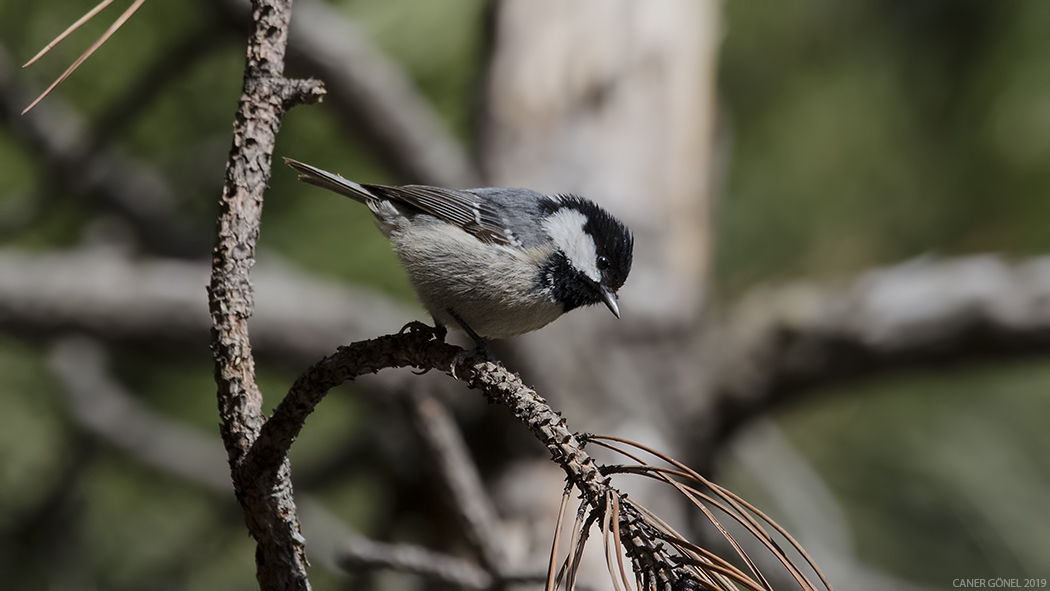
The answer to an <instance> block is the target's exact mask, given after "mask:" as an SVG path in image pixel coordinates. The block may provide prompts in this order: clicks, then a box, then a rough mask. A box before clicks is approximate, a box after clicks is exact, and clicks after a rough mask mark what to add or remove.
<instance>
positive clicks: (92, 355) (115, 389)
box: [51, 338, 232, 493]
mask: <svg viewBox="0 0 1050 591" xmlns="http://www.w3.org/2000/svg"><path fill="white" fill-rule="evenodd" d="M51 366H52V368H53V369H54V371H55V373H56V375H58V377H59V378H60V379H61V380H62V384H63V385H64V386H65V392H66V394H67V395H68V397H69V407H70V409H71V410H72V411H73V415H74V417H75V418H76V420H77V422H78V423H80V424H81V425H84V426H85V427H87V428H88V429H90V430H91V431H92V432H94V433H96V434H100V435H103V436H104V437H105V438H106V440H107V441H109V442H111V443H113V444H115V445H116V446H118V447H120V448H121V449H123V450H124V451H126V452H128V453H130V454H131V455H133V456H135V457H138V458H141V459H142V460H143V461H145V462H146V463H148V464H151V465H154V466H158V467H161V468H163V469H164V470H166V471H168V472H171V473H172V474H177V475H179V476H181V477H183V478H186V479H187V480H190V481H192V482H196V483H197V484H200V485H202V486H205V487H207V488H209V489H212V490H215V491H219V492H223V493H228V492H230V491H231V490H232V489H231V486H230V471H229V468H228V467H227V466H226V463H225V462H224V461H223V459H222V445H221V443H220V442H219V441H218V440H214V439H211V438H208V437H205V436H204V435H203V434H201V433H199V432H197V431H196V430H194V429H190V428H188V427H186V426H184V425H181V424H178V423H175V422H173V421H169V420H166V419H163V418H162V417H160V416H158V415H157V414H156V413H154V412H152V411H150V410H149V409H147V408H145V407H143V406H142V405H141V404H139V403H138V402H137V401H135V400H134V399H133V398H131V397H130V396H128V395H127V394H126V393H124V392H123V391H121V389H120V386H119V385H117V384H116V383H115V382H114V381H113V380H112V378H111V377H110V376H109V375H108V374H107V372H106V360H105V353H104V351H103V350H102V348H101V347H100V346H99V345H98V344H96V343H94V342H92V341H90V340H88V339H85V338H68V339H64V340H62V341H60V342H59V343H58V344H57V345H56V346H55V348H54V350H53V352H52V355H51Z"/></svg>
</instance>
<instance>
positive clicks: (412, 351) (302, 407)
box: [235, 328, 702, 588]
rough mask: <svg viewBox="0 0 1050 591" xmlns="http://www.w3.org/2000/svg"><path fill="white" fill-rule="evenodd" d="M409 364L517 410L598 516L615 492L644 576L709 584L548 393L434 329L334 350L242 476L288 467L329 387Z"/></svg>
mask: <svg viewBox="0 0 1050 591" xmlns="http://www.w3.org/2000/svg"><path fill="white" fill-rule="evenodd" d="M409 366H411V367H416V368H419V369H440V370H442V371H446V372H448V373H449V374H450V375H452V376H453V377H456V378H457V379H460V380H462V381H464V382H466V383H467V385H468V386H469V387H471V388H479V389H481V390H482V391H483V392H484V393H485V395H486V396H487V397H488V398H489V399H490V400H491V401H493V402H497V403H499V404H502V405H504V406H506V407H507V408H508V409H510V410H511V412H512V413H513V414H514V416H515V418H516V419H517V420H518V421H519V422H521V423H522V424H524V425H526V426H527V427H528V428H529V430H530V431H532V433H533V435H534V436H535V437H536V438H537V439H539V440H540V442H541V443H543V445H544V446H546V447H547V449H548V451H549V452H550V454H551V457H552V458H553V460H554V461H555V462H556V463H557V464H558V465H559V466H560V467H561V468H562V469H563V470H564V471H565V473H566V475H567V476H568V479H569V481H570V482H571V483H572V484H573V485H574V486H576V487H577V488H578V489H579V490H580V491H581V494H582V496H583V498H584V499H585V502H586V503H587V504H588V505H589V506H590V507H591V509H592V510H593V511H594V512H595V513H594V515H597V514H599V513H600V512H601V511H603V510H604V503H605V499H606V498H608V495H609V494H614V495H616V496H618V497H619V498H620V514H619V524H618V526H619V527H620V543H621V544H623V546H624V548H625V549H626V552H627V555H628V557H629V558H630V559H631V560H632V562H633V563H634V568H635V571H636V572H639V573H645V574H646V577H648V580H650V581H653V583H654V584H655V585H657V586H658V588H663V587H664V586H665V585H684V586H688V585H689V584H690V582H691V583H693V584H694V586H696V587H697V588H701V587H702V582H701V581H700V580H699V579H697V574H696V573H697V571H696V570H695V569H693V568H692V567H691V566H688V565H685V566H683V565H681V564H680V563H679V562H678V561H676V559H675V558H674V557H673V556H672V555H671V554H669V553H668V549H667V547H666V546H665V544H664V542H663V541H662V540H663V538H664V536H663V535H662V533H661V532H660V531H659V530H658V529H657V528H656V527H655V526H654V524H653V522H652V520H651V519H650V518H649V517H647V516H646V515H645V514H643V513H642V512H640V511H639V509H638V508H637V507H636V506H635V505H634V504H633V503H632V502H631V501H630V500H628V499H627V498H626V497H625V496H623V495H622V494H621V493H620V492H619V491H616V490H615V489H612V488H611V487H610V485H609V482H608V479H607V478H606V477H605V476H603V475H602V474H601V471H600V469H599V467H598V465H597V464H596V462H595V461H594V459H593V458H591V456H590V455H589V454H588V453H587V452H586V451H585V450H584V448H583V446H582V445H581V443H580V440H579V439H578V438H577V437H576V435H575V434H573V433H572V432H571V431H569V429H568V428H567V426H566V424H565V421H564V420H563V419H562V418H561V416H560V415H559V414H558V413H556V412H555V411H554V410H553V409H552V408H551V407H550V406H549V405H548V404H547V402H546V401H545V400H544V399H543V398H542V397H540V396H539V395H538V394H537V393H536V392H535V391H534V390H532V389H531V388H529V387H527V386H525V384H523V383H522V382H521V379H520V378H519V377H518V376H517V375H516V374H513V373H511V372H509V371H508V370H507V369H506V368H504V367H503V366H502V365H500V364H497V363H493V362H491V361H488V360H486V359H485V358H484V355H483V354H482V353H481V352H479V351H473V352H470V353H468V352H465V351H463V350H462V349H460V348H459V347H456V346H453V345H449V344H447V343H444V342H443V341H438V340H435V339H434V334H433V333H432V332H431V331H429V330H426V329H419V328H415V329H413V330H410V331H408V332H406V333H402V334H397V335H387V336H383V337H379V338H376V339H372V340H369V341H362V342H358V343H354V344H352V345H348V346H346V347H340V348H339V350H338V351H337V352H336V353H335V354H333V355H331V356H329V357H326V358H325V359H323V360H321V361H319V362H318V363H317V364H315V365H314V366H313V367H311V368H310V369H308V370H307V371H306V372H305V373H303V374H302V375H301V376H300V377H299V379H297V380H296V382H295V384H293V385H292V388H291V390H290V391H289V392H288V395H287V396H286V397H285V398H284V400H282V401H281V403H280V404H279V405H278V406H277V408H276V409H275V410H274V413H273V415H272V416H271V417H270V419H269V420H268V421H266V423H265V424H264V425H263V426H262V428H261V430H260V432H259V436H258V438H257V439H256V440H255V443H254V445H253V446H252V447H251V449H250V450H249V451H248V453H247V457H246V458H245V460H244V461H243V462H241V463H240V464H239V466H238V467H239V469H240V470H243V473H242V474H238V475H237V476H236V477H235V478H236V479H250V478H254V477H256V476H255V475H259V474H261V475H267V474H273V473H274V472H275V471H277V470H279V469H280V468H281V466H284V465H286V463H285V462H286V461H287V453H288V449H289V447H290V446H291V443H292V441H293V440H294V439H295V437H296V436H297V435H298V433H299V431H300V429H301V428H302V426H303V422H304V421H305V420H306V417H307V416H308V415H309V414H310V413H311V412H312V411H313V409H314V408H315V407H316V405H317V404H318V403H319V402H320V401H321V399H322V398H323V397H324V395H325V394H326V393H327V392H328V390H329V389H331V388H333V387H335V386H336V385H339V384H341V383H343V382H345V381H347V380H351V379H354V378H356V377H358V376H360V375H363V374H365V373H373V372H377V371H379V370H380V369H384V368H388V367H409Z"/></svg>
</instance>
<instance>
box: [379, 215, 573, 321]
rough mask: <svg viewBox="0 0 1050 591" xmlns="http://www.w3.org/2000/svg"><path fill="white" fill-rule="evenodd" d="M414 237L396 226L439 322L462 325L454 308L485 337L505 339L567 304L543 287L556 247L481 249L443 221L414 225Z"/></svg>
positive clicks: (409, 267)
mask: <svg viewBox="0 0 1050 591" xmlns="http://www.w3.org/2000/svg"><path fill="white" fill-rule="evenodd" d="M411 235H412V240H410V241H409V240H405V239H404V234H403V232H402V231H400V230H399V229H395V230H394V231H392V232H391V233H390V235H389V237H390V241H391V244H393V246H394V249H395V250H396V251H397V253H398V256H399V257H400V259H401V264H402V265H403V266H404V267H405V270H406V271H407V273H408V278H409V281H411V283H412V286H413V287H414V288H415V290H416V293H417V294H418V295H419V299H420V301H421V302H422V304H423V306H424V307H425V308H426V309H427V311H429V312H430V314H431V315H432V316H433V317H434V320H436V321H437V322H438V323H440V324H442V325H445V326H449V327H453V328H456V327H458V326H459V323H458V322H457V321H456V320H455V319H454V318H453V317H452V315H451V314H450V313H449V310H451V311H453V312H454V313H455V314H456V315H457V316H459V317H460V318H462V319H463V322H464V323H466V324H467V325H469V326H470V328H471V329H473V330H474V332H476V333H477V334H479V335H480V336H482V337H485V338H505V337H510V336H515V335H519V334H522V333H526V332H529V331H532V330H536V329H538V328H542V327H543V326H546V325H547V324H550V323H551V322H553V321H554V320H555V319H557V318H558V317H559V316H561V315H562V313H563V311H564V308H563V306H562V305H561V304H560V303H558V302H556V301H554V299H553V298H552V296H551V295H550V293H549V292H547V291H542V290H539V289H538V286H539V281H540V277H539V273H540V264H541V262H542V261H544V260H546V258H547V257H548V256H549V255H550V250H542V249H536V250H532V251H521V250H518V249H515V248H510V247H505V246H486V247H485V248H478V244H477V239H476V238H474V237H473V236H471V235H469V234H467V233H466V232H463V231H461V230H458V229H452V228H449V227H448V226H443V225H441V224H433V225H430V224H413V227H412V229H411Z"/></svg>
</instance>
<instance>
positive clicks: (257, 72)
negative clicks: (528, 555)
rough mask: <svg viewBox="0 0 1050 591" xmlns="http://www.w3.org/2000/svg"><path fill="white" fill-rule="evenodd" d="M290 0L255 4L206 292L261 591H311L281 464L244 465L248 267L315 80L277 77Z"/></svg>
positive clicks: (248, 412) (255, 415)
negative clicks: (282, 153)
mask: <svg viewBox="0 0 1050 591" xmlns="http://www.w3.org/2000/svg"><path fill="white" fill-rule="evenodd" d="M291 8H292V7H291V0H256V1H254V2H253V3H252V28H251V33H250V35H249V37H248V51H247V61H246V64H245V69H244V88H243V91H242V95H241V100H240V104H239V106H238V110H237V115H236V118H235V120H234V132H233V147H232V148H231V149H230V158H229V161H228V162H227V165H226V180H225V183H224V185H223V193H222V199H221V200H220V203H219V211H220V214H219V222H218V230H217V237H216V243H215V248H214V250H213V259H212V277H211V282H210V284H209V287H208V295H209V308H210V310H211V317H212V326H213V329H212V354H213V356H214V358H215V381H216V383H217V384H218V402H219V418H220V420H221V425H220V432H221V434H222V439H223V443H224V444H225V446H226V453H227V454H228V456H229V462H230V468H231V471H232V473H233V484H234V491H235V493H236V495H237V499H238V500H239V501H240V503H241V507H242V508H243V509H244V516H245V521H246V523H247V525H248V531H249V533H251V535H252V537H253V538H255V540H256V542H257V543H258V548H257V551H256V567H257V573H256V576H257V578H258V581H259V585H260V587H261V588H262V589H264V590H270V589H272V590H278V589H280V590H290V589H300V590H303V591H307V590H309V589H310V583H309V580H308V579H307V575H306V566H307V560H306V551H305V548H304V542H305V540H304V539H303V537H302V535H301V534H300V528H299V520H298V518H297V517H296V514H295V502H294V500H293V498H292V485H291V478H290V471H291V467H290V465H289V463H288V461H287V460H286V459H285V460H284V461H283V462H282V463H281V466H280V469H279V470H275V471H274V472H273V473H272V474H267V475H266V476H267V477H266V478H265V479H262V478H256V479H245V478H243V477H241V476H243V475H244V474H245V472H244V471H243V470H242V469H241V466H240V464H241V461H242V459H243V458H244V455H245V454H246V453H247V452H248V450H249V449H250V447H251V445H252V443H253V442H254V441H255V438H256V436H257V435H258V433H259V429H260V428H261V427H262V425H263V422H264V420H265V419H264V418H263V414H262V393H261V392H260V391H259V388H258V386H257V385H256V383H255V362H254V359H253V357H252V350H251V343H250V341H249V338H248V318H249V317H251V315H252V309H253V305H254V293H253V290H252V285H251V281H250V279H249V271H250V269H251V267H252V265H253V263H254V261H255V258H254V257H255V245H256V240H257V239H258V236H259V223H260V220H261V217H262V204H263V192H264V191H265V188H266V183H267V181H268V180H269V177H270V163H271V159H272V155H273V147H274V142H275V140H276V136H277V130H278V129H279V127H280V123H281V118H282V116H283V115H284V113H285V111H286V110H287V109H288V108H290V107H291V106H293V105H296V104H300V103H304V102H311V101H314V102H315V101H318V100H320V98H321V96H322V95H323V93H324V90H323V87H322V86H321V84H320V83H318V82H316V81H293V80H287V79H285V78H284V77H283V76H282V72H283V71H284V52H285V47H286V45H287V35H288V23H289V21H290V19H291Z"/></svg>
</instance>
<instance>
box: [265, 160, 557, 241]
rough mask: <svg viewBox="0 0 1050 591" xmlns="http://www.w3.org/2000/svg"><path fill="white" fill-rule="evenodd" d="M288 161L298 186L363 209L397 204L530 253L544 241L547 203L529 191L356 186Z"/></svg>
mask: <svg viewBox="0 0 1050 591" xmlns="http://www.w3.org/2000/svg"><path fill="white" fill-rule="evenodd" d="M284 161H285V162H286V163H288V165H289V166H291V167H292V168H294V169H295V170H296V171H298V172H299V180H301V181H303V182H306V183H309V184H311V185H315V186H317V187H321V188H323V189H328V190H329V191H334V192H336V193H339V194H340V195H345V196H347V197H350V198H351V199H354V200H355V201H359V202H361V203H365V202H367V201H368V200H370V199H376V200H386V201H390V202H393V203H394V204H396V205H400V206H401V207H400V209H401V210H402V212H403V213H404V214H405V215H411V214H412V213H425V214H428V215H431V216H434V217H436V218H438V219H440V220H442V221H445V222H448V223H450V224H453V225H455V226H458V227H460V228H462V229H463V231H465V232H467V233H468V234H471V235H472V236H474V237H476V238H477V239H478V240H481V241H482V242H489V243H492V244H502V245H505V246H518V247H524V248H530V247H533V246H538V245H539V244H540V243H542V242H543V240H544V236H543V234H542V232H543V230H542V229H541V228H539V227H538V226H537V225H536V219H537V218H538V216H539V208H540V203H541V201H542V200H545V199H547V197H544V196H543V195H541V194H540V193H537V192H535V191H530V190H529V189H499V188H487V189H469V190H466V191H457V190H455V189H444V188H441V187H429V186H426V185H405V186H402V187H392V186H387V185H367V184H358V183H355V182H354V181H351V180H347V179H345V178H343V177H342V176H339V175H337V174H333V173H331V172H328V171H326V170H322V169H320V168H317V167H315V166H310V165H309V164H304V163H302V162H299V161H297V160H293V159H291V158H285V159H284ZM405 206H407V207H405ZM406 210H407V211H406Z"/></svg>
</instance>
